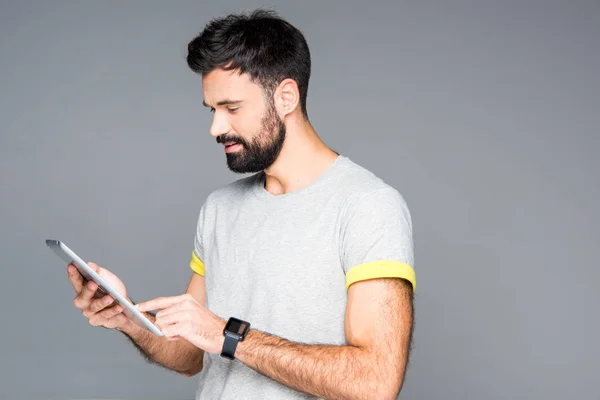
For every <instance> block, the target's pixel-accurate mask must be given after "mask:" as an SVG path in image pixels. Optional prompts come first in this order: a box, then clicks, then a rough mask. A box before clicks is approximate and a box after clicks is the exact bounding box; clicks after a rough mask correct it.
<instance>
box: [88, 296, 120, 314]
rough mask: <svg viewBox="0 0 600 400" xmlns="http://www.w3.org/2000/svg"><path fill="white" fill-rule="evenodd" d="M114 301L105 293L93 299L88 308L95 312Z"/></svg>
mask: <svg viewBox="0 0 600 400" xmlns="http://www.w3.org/2000/svg"><path fill="white" fill-rule="evenodd" d="M114 301H115V300H114V299H113V298H112V296H109V295H106V296H104V297H101V298H99V299H95V300H93V301H92V302H91V303H90V305H89V306H88V309H89V310H90V311H91V312H93V313H97V312H100V311H102V310H103V309H105V308H107V307H109V306H110V305H111V304H113V303H114Z"/></svg>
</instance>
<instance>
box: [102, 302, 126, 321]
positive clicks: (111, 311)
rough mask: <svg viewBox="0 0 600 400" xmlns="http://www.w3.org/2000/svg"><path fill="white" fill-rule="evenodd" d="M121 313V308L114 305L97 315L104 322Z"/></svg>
mask: <svg viewBox="0 0 600 400" xmlns="http://www.w3.org/2000/svg"><path fill="white" fill-rule="evenodd" d="M122 312H123V306H121V305H116V306H113V307H109V308H107V309H105V310H102V311H100V312H99V313H98V315H99V316H101V317H102V318H104V319H106V320H109V319H111V318H113V317H114V316H116V315H118V314H121V313H122Z"/></svg>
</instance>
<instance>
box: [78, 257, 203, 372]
mask: <svg viewBox="0 0 600 400" xmlns="http://www.w3.org/2000/svg"><path fill="white" fill-rule="evenodd" d="M88 265H89V266H90V267H92V268H93V269H94V270H95V271H96V272H97V273H98V274H99V275H100V276H102V277H103V278H104V279H105V280H107V281H108V282H109V283H110V284H111V285H112V286H113V287H115V288H116V289H117V290H118V291H119V292H120V293H121V294H123V295H124V296H126V297H127V291H126V289H125V285H123V282H121V280H120V279H119V278H118V277H116V276H115V275H114V274H113V273H112V272H110V271H108V270H106V269H104V268H101V267H100V266H98V265H96V264H95V263H92V262H90V263H88ZM67 270H68V275H69V280H70V281H71V284H72V285H73V288H74V289H75V293H76V294H77V295H76V297H75V299H74V300H73V302H74V304H75V307H77V308H79V309H80V310H81V311H82V313H83V315H84V316H85V317H86V318H87V319H88V321H89V323H90V325H93V326H103V327H105V328H108V329H116V330H118V331H120V332H122V333H123V334H125V335H126V336H127V337H128V338H129V339H130V340H131V342H133V344H134V345H135V346H136V347H137V348H138V350H139V351H140V352H141V353H142V355H143V356H144V357H145V358H146V359H147V360H148V361H149V362H152V363H155V364H158V365H161V366H163V367H165V368H168V369H171V370H173V371H176V372H179V373H180V374H182V375H184V376H193V375H195V374H197V373H198V372H200V371H201V370H202V362H203V358H204V351H203V350H201V349H199V348H197V347H196V346H194V345H192V344H190V343H189V342H187V341H186V340H176V341H169V340H167V339H166V338H164V337H162V336H157V335H155V334H153V333H151V332H149V331H147V330H145V329H144V328H141V327H139V326H137V325H136V324H135V323H133V322H132V321H131V320H129V319H128V318H127V317H126V316H125V314H123V307H122V306H121V305H119V304H114V303H113V302H114V299H113V298H112V297H111V296H109V295H102V294H101V293H100V292H98V291H97V289H98V285H97V284H96V283H95V282H93V281H90V282H85V281H84V280H83V278H82V277H81V275H80V274H79V272H77V270H76V269H75V267H74V266H73V265H69V266H68V267H67ZM186 293H189V294H191V295H192V296H193V297H194V298H195V299H196V300H197V301H198V302H199V303H200V304H206V287H205V283H204V277H203V276H202V275H199V274H197V273H195V272H194V273H193V274H192V277H191V279H190V282H189V284H188V288H187V290H186ZM145 315H146V317H148V319H150V320H151V321H153V322H154V320H155V318H154V316H152V315H150V314H147V313H146V314H145Z"/></svg>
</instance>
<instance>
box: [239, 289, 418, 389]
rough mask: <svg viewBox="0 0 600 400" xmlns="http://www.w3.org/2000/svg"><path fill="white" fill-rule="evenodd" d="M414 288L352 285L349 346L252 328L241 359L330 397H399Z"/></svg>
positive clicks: (348, 312)
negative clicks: (291, 338)
mask: <svg viewBox="0 0 600 400" xmlns="http://www.w3.org/2000/svg"><path fill="white" fill-rule="evenodd" d="M412 297H413V289H412V286H411V283H410V282H408V281H406V280H404V279H398V278H380V279H371V280H365V281H360V282H357V283H354V284H352V285H351V286H350V288H349V290H348V303H347V307H346V315H345V333H346V341H347V343H348V345H346V346H333V345H307V344H300V343H295V342H291V341H288V340H285V339H282V338H279V337H276V336H272V335H269V334H265V333H262V332H260V331H256V330H252V329H251V330H250V331H249V332H248V334H247V336H246V339H245V340H244V341H243V342H241V343H240V344H239V345H238V347H237V350H236V358H238V359H239V360H240V361H242V362H243V363H245V364H246V365H248V366H249V367H250V368H252V369H254V370H256V371H258V372H260V373H261V374H263V375H266V376H268V377H270V378H272V379H274V380H276V381H278V382H281V383H282V384H284V385H286V386H289V387H291V388H294V389H296V390H299V391H302V392H306V393H310V394H313V395H315V396H319V397H323V398H327V399H375V398H376V399H381V400H385V399H395V398H396V397H397V395H398V393H399V392H400V389H401V388H402V383H403V380H404V375H405V370H406V365H407V362H408V355H409V350H410V343H411V336H412V326H413V307H412V306H413V304H412Z"/></svg>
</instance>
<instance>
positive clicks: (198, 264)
mask: <svg viewBox="0 0 600 400" xmlns="http://www.w3.org/2000/svg"><path fill="white" fill-rule="evenodd" d="M190 267H191V268H192V270H193V271H194V272H195V273H197V274H198V275H202V276H204V263H203V262H202V260H201V259H199V258H198V256H197V255H196V252H194V251H192V260H191V261H190Z"/></svg>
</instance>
